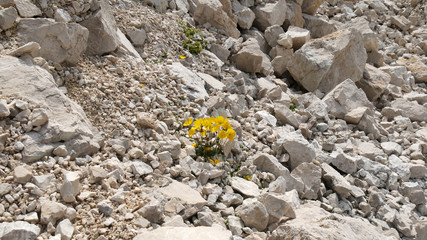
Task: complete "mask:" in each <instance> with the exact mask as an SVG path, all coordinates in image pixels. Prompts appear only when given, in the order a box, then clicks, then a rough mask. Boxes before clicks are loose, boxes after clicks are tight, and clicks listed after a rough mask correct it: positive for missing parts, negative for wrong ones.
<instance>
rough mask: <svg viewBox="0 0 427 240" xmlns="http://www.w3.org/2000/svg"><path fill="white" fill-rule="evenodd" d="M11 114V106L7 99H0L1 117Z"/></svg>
mask: <svg viewBox="0 0 427 240" xmlns="http://www.w3.org/2000/svg"><path fill="white" fill-rule="evenodd" d="M9 115H10V111H9V108H8V107H7V103H6V101H5V100H3V99H0V118H4V117H7V116H9Z"/></svg>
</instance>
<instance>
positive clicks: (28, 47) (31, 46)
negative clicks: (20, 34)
mask: <svg viewBox="0 0 427 240" xmlns="http://www.w3.org/2000/svg"><path fill="white" fill-rule="evenodd" d="M40 48H41V47H40V44H38V43H36V42H29V43H26V44H24V45H22V46H21V47H19V48H17V49H15V50H13V51H12V52H10V53H9V55H10V56H15V57H20V56H22V55H24V54H33V53H35V52H37V51H39V50H40Z"/></svg>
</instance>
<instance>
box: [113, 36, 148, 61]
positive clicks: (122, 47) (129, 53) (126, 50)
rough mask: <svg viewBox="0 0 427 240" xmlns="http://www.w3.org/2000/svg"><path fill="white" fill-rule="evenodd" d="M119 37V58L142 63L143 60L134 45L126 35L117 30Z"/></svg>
mask: <svg viewBox="0 0 427 240" xmlns="http://www.w3.org/2000/svg"><path fill="white" fill-rule="evenodd" d="M117 36H118V41H119V47H118V48H117V53H118V56H121V57H124V58H127V59H129V60H130V61H133V62H136V63H142V62H143V60H142V58H141V56H140V55H139V53H138V51H136V49H135V48H134V47H133V45H132V43H131V42H130V41H129V40H128V39H127V38H126V36H125V34H124V33H122V31H120V29H119V28H117Z"/></svg>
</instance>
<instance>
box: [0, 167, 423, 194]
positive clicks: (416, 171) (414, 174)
mask: <svg viewBox="0 0 427 240" xmlns="http://www.w3.org/2000/svg"><path fill="white" fill-rule="evenodd" d="M408 166H409V171H410V172H411V176H410V178H425V177H427V167H426V166H424V163H415V164H413V163H409V164H408ZM0 195H1V194H0Z"/></svg>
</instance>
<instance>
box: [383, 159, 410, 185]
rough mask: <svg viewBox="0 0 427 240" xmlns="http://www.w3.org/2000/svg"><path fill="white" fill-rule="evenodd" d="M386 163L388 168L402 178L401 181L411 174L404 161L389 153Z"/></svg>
mask: <svg viewBox="0 0 427 240" xmlns="http://www.w3.org/2000/svg"><path fill="white" fill-rule="evenodd" d="M388 164H389V166H390V169H391V170H392V171H393V172H395V173H397V175H398V176H399V177H400V179H402V181H405V182H406V181H408V180H409V177H410V176H411V171H410V170H409V166H408V165H407V164H406V163H404V162H403V161H402V160H401V159H400V158H399V157H398V156H396V155H391V156H390V157H389V158H388Z"/></svg>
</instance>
